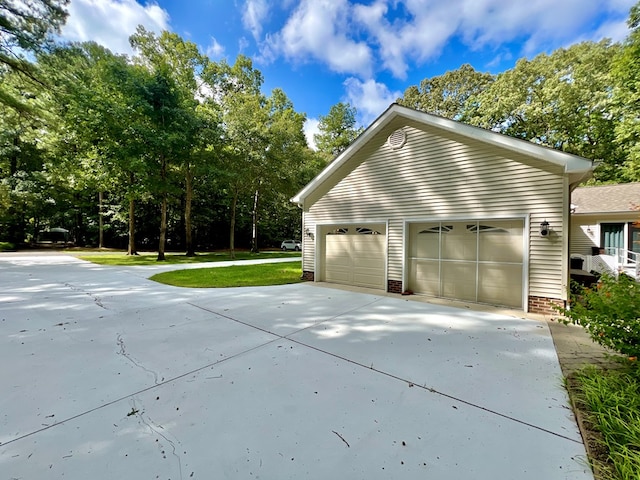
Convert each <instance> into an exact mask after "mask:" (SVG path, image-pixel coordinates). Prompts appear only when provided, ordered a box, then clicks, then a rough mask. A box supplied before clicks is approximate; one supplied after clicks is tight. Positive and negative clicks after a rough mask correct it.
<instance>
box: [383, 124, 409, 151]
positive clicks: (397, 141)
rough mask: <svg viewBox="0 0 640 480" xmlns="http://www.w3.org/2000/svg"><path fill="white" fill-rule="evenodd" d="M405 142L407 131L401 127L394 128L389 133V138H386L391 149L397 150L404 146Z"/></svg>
mask: <svg viewBox="0 0 640 480" xmlns="http://www.w3.org/2000/svg"><path fill="white" fill-rule="evenodd" d="M405 143H407V133H406V132H405V131H404V130H402V129H398V130H396V131H395V132H393V133H392V134H391V135H389V138H387V145H389V146H390V147H391V148H392V149H393V150H398V149H400V148H402V147H404V144H405Z"/></svg>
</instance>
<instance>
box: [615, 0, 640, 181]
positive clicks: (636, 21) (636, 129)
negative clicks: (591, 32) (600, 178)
mask: <svg viewBox="0 0 640 480" xmlns="http://www.w3.org/2000/svg"><path fill="white" fill-rule="evenodd" d="M628 25H629V27H630V28H631V29H632V30H631V33H630V34H629V36H628V37H627V39H626V41H625V42H624V45H623V47H622V49H621V50H620V51H619V52H618V54H617V55H616V57H615V58H614V60H613V65H612V72H613V78H614V80H615V111H616V112H617V113H618V114H619V115H620V117H621V118H620V121H619V122H618V123H617V124H616V128H615V134H616V140H617V142H618V144H619V145H620V146H621V148H622V149H623V150H624V151H626V152H627V158H626V161H625V163H624V165H623V167H622V178H621V180H624V181H635V182H637V181H640V125H639V123H638V118H640V2H639V3H636V4H635V5H634V6H633V7H632V8H631V11H630V14H629V20H628Z"/></svg>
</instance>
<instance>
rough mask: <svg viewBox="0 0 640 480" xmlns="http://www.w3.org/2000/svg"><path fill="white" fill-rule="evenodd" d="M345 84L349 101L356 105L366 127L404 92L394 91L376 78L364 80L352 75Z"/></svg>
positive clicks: (361, 120)
mask: <svg viewBox="0 0 640 480" xmlns="http://www.w3.org/2000/svg"><path fill="white" fill-rule="evenodd" d="M344 86H345V90H346V97H347V101H348V102H349V104H350V105H352V106H354V107H356V110H357V111H358V121H359V123H360V124H361V125H363V126H365V127H367V126H369V125H370V124H371V122H373V121H374V120H375V119H376V118H378V117H379V116H380V115H381V114H382V112H384V111H385V110H386V109H387V108H388V107H389V105H391V104H392V103H394V102H395V101H396V100H397V99H398V98H399V97H401V96H402V92H392V91H391V90H389V88H388V87H387V86H386V85H385V84H383V83H379V82H376V81H375V80H366V81H364V82H363V81H361V80H359V79H357V78H353V77H351V78H347V79H346V80H345V82H344Z"/></svg>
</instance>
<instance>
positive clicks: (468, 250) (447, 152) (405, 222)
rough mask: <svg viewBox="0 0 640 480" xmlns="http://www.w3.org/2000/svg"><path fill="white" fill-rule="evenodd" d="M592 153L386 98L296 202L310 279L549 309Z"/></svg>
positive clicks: (563, 275) (562, 281)
mask: <svg viewBox="0 0 640 480" xmlns="http://www.w3.org/2000/svg"><path fill="white" fill-rule="evenodd" d="M592 169H593V162H592V161H591V160H587V159H585V158H582V157H578V156H575V155H570V154H567V153H564V152H560V151H557V150H553V149H549V148H546V147H542V146H539V145H536V144H533V143H531V142H526V141H522V140H518V139H515V138H512V137H507V136H504V135H501V134H498V133H495V132H491V131H488V130H484V129H481V128H477V127H472V126H469V125H465V124H462V123H459V122H456V121H453V120H449V119H446V118H442V117H438V116H434V115H430V114H427V113H423V112H419V111H416V110H412V109H410V108H407V107H403V106H400V105H397V104H393V105H391V106H390V107H389V108H388V109H387V110H386V111H385V112H384V113H383V114H382V115H381V116H380V117H379V118H378V119H377V120H375V122H373V124H372V125H371V126H370V127H369V128H367V129H366V130H365V131H364V132H363V133H362V134H361V135H360V136H359V137H358V138H357V139H356V140H355V141H354V142H353V143H352V144H351V145H350V146H349V147H348V148H347V149H346V150H345V151H344V152H342V153H341V154H340V155H339V156H338V157H336V159H335V160H334V161H333V162H332V163H331V164H329V165H328V166H327V167H326V168H325V169H324V170H323V171H322V172H321V173H320V174H319V175H318V176H317V177H316V178H314V179H313V180H312V181H311V182H310V183H309V184H308V185H307V186H305V187H304V188H303V189H302V190H301V191H300V192H299V193H298V194H297V195H296V196H295V197H293V198H292V201H293V202H295V203H297V204H298V205H299V206H300V207H301V208H302V210H303V216H302V223H303V225H302V230H303V232H304V235H303V248H302V250H303V260H302V262H303V277H304V278H305V279H307V280H312V281H322V282H333V283H341V284H348V285H356V286H362V287H369V288H375V289H380V290H386V291H389V292H393V293H403V292H405V293H408V292H412V293H415V294H424V295H430V296H436V297H444V298H451V299H455V300H461V301H465V302H479V303H487V304H493V305H502V306H508V307H513V308H517V309H522V310H525V311H531V312H544V313H549V312H551V311H552V307H551V305H552V304H564V301H565V300H566V298H567V285H568V277H569V232H568V230H567V229H566V228H565V225H568V224H569V215H570V210H569V206H570V203H569V202H570V194H571V191H572V190H573V188H574V187H575V186H577V185H578V184H579V183H580V182H582V181H584V180H585V179H587V178H589V176H590V175H591V172H592Z"/></svg>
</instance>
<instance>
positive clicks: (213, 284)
mask: <svg viewBox="0 0 640 480" xmlns="http://www.w3.org/2000/svg"><path fill="white" fill-rule="evenodd" d="M301 277H302V267H301V265H300V261H299V260H297V261H295V262H286V263H263V264H259V265H234V266H231V267H213V268H192V269H188V270H175V271H173V272H164V273H158V274H156V275H154V276H152V277H151V280H154V281H156V282H159V283H164V284H167V285H173V286H176V287H190V288H224V287H256V286H266V285H285V284H288V283H298V282H301V281H302V280H301Z"/></svg>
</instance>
